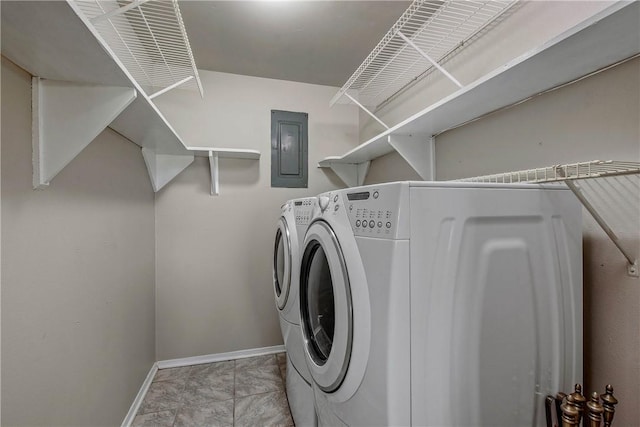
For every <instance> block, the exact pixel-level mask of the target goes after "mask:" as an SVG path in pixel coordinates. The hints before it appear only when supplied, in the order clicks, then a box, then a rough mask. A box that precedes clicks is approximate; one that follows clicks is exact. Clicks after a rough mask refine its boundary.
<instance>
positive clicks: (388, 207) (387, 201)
mask: <svg viewBox="0 0 640 427" xmlns="http://www.w3.org/2000/svg"><path fill="white" fill-rule="evenodd" d="M343 195H344V198H345V200H344V203H345V206H346V209H347V215H348V216H349V221H350V223H351V228H352V229H353V233H354V234H355V235H356V236H365V237H379V238H393V237H394V236H395V234H396V225H397V219H398V212H397V210H398V195H399V194H398V191H396V189H395V188H394V187H389V186H381V187H380V188H376V187H373V186H372V187H367V188H366V189H362V190H360V189H359V191H358V190H356V191H353V192H349V191H345V192H344V193H343Z"/></svg>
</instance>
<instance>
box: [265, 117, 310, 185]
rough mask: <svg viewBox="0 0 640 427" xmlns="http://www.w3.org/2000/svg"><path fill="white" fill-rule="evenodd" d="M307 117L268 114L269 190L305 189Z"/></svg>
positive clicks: (307, 167)
mask: <svg viewBox="0 0 640 427" xmlns="http://www.w3.org/2000/svg"><path fill="white" fill-rule="evenodd" d="M308 120H309V115H308V114H307V113H292V112H290V111H278V110H271V186H272V187H289V188H307V180H308V177H307V176H308V171H309V166H308V164H307V158H308V153H309V150H308V140H309V138H308V134H307V132H308Z"/></svg>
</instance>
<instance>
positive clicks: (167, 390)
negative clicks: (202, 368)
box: [138, 380, 185, 414]
mask: <svg viewBox="0 0 640 427" xmlns="http://www.w3.org/2000/svg"><path fill="white" fill-rule="evenodd" d="M184 386H185V381H184V380H167V381H160V382H155V383H151V386H150V387H149V391H147V395H146V396H145V398H144V401H143V402H142V405H140V410H139V411H138V413H139V414H147V413H149V412H159V411H166V410H173V409H177V408H178V406H180V398H181V396H182V391H183V390H184Z"/></svg>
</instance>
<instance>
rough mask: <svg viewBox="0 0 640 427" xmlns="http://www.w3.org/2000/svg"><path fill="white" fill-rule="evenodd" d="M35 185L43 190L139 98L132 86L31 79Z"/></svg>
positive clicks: (34, 186) (35, 187)
mask: <svg viewBox="0 0 640 427" xmlns="http://www.w3.org/2000/svg"><path fill="white" fill-rule="evenodd" d="M31 86H32V92H31V108H32V112H33V114H32V115H31V117H32V132H31V138H32V145H33V158H32V161H33V188H34V189H43V188H46V187H47V186H49V182H50V181H51V180H52V179H53V178H54V177H55V176H56V175H57V174H58V173H59V172H60V171H61V170H62V169H63V168H64V167H65V166H67V165H68V164H69V163H70V162H71V161H72V160H73V159H74V158H75V157H76V156H77V155H78V154H80V152H81V151H82V150H83V149H84V148H85V147H86V146H87V145H89V144H90V143H91V141H93V140H94V139H95V138H96V137H97V136H98V135H99V134H100V132H102V131H103V130H104V129H106V127H107V126H109V124H110V123H111V122H112V121H113V119H115V118H116V117H117V116H118V115H119V114H120V113H122V111H124V109H126V108H127V106H128V105H129V104H131V103H132V102H133V101H134V100H135V99H136V90H135V89H133V88H128V87H118V86H97V85H88V84H77V83H70V82H61V81H56V80H45V79H41V78H40V77H32V79H31Z"/></svg>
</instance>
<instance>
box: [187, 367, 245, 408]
mask: <svg viewBox="0 0 640 427" xmlns="http://www.w3.org/2000/svg"><path fill="white" fill-rule="evenodd" d="M234 386H235V385H234V373H233V371H231V372H223V373H222V374H219V375H213V374H209V375H207V376H192V377H191V378H189V380H187V383H186V385H185V389H184V392H183V394H182V402H183V404H185V405H191V406H194V405H201V404H205V403H209V402H216V401H221V400H229V399H233V391H234Z"/></svg>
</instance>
